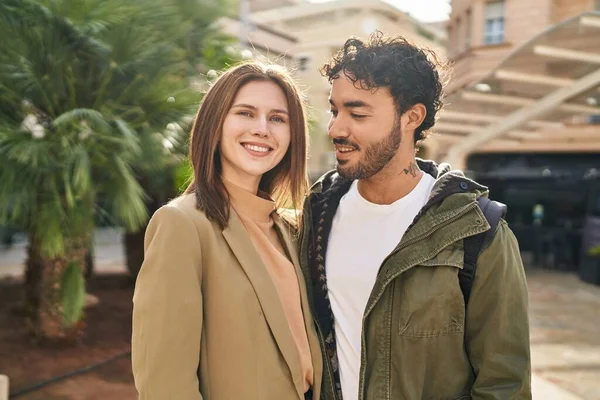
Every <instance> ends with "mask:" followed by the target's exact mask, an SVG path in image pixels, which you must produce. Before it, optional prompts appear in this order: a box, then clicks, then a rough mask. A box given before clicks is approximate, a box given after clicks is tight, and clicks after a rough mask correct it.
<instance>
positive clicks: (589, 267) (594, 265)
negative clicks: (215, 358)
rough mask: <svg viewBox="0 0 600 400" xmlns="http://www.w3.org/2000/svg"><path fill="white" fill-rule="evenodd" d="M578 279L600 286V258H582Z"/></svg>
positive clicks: (587, 256)
mask: <svg viewBox="0 0 600 400" xmlns="http://www.w3.org/2000/svg"><path fill="white" fill-rule="evenodd" d="M579 277H580V278H581V280H582V281H584V282H587V283H591V284H594V285H600V257H598V256H589V255H585V256H583V257H582V259H581V265H580V268H579Z"/></svg>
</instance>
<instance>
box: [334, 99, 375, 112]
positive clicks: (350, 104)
mask: <svg viewBox="0 0 600 400" xmlns="http://www.w3.org/2000/svg"><path fill="white" fill-rule="evenodd" d="M329 104H331V105H332V106H335V103H334V102H333V100H331V99H329ZM343 106H344V107H345V108H366V109H369V110H372V109H373V106H371V105H370V104H368V103H365V102H364V101H362V100H351V101H346V102H344V103H343Z"/></svg>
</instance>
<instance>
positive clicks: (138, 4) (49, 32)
mask: <svg viewBox="0 0 600 400" xmlns="http://www.w3.org/2000/svg"><path fill="white" fill-rule="evenodd" d="M180 22H181V20H180V18H179V17H178V13H177V9H176V8H175V7H174V5H173V3H171V2H168V1H162V0H161V1H159V0H130V1H128V2H123V1H121V0H61V1H57V0H39V1H35V0H3V1H2V2H1V3H0V35H2V37H3V40H2V41H1V42H0V223H11V224H15V225H17V226H18V227H20V228H21V229H22V230H24V231H25V232H27V234H28V238H29V248H28V261H27V269H26V271H27V272H26V279H25V281H26V283H25V286H26V292H27V294H28V295H27V306H28V310H29V314H30V321H31V327H32V328H33V332H34V333H35V334H37V335H39V336H41V337H44V338H50V339H56V338H73V337H76V336H77V335H79V334H80V333H81V331H82V327H83V322H82V319H83V318H82V317H83V299H84V294H85V283H84V280H83V274H82V268H83V266H84V265H85V258H86V255H87V252H88V248H89V245H90V241H91V232H92V228H93V220H94V213H95V212H96V211H97V210H96V207H95V204H97V203H98V199H101V200H102V201H101V204H104V205H106V206H107V208H108V209H107V210H106V212H107V213H108V214H109V215H110V216H111V217H113V218H114V219H115V221H117V222H118V223H120V224H122V225H124V226H125V227H126V228H127V229H129V230H135V229H137V228H139V227H141V226H143V225H144V224H145V223H146V221H147V215H148V214H147V209H146V205H145V193H144V190H143V188H142V187H141V186H140V183H139V182H138V176H137V174H136V167H139V166H142V167H143V166H144V163H145V164H152V159H150V160H149V159H148V156H149V155H150V156H152V155H153V154H154V155H155V154H160V155H161V157H162V156H167V154H166V153H168V152H169V151H170V149H169V147H173V146H170V145H168V143H171V144H172V143H177V141H180V140H181V137H182V136H183V130H182V129H180V128H178V126H179V125H178V124H182V123H183V122H182V121H183V120H184V117H185V116H186V115H189V114H190V113H191V112H193V109H194V108H195V105H196V104H197V103H198V101H199V96H198V95H197V94H195V93H193V92H192V91H191V90H190V89H189V85H188V82H187V79H186V78H185V70H186V68H187V67H186V65H187V60H186V56H187V55H186V54H185V52H184V51H182V49H181V47H178V46H177V45H176V44H175V43H176V41H177V40H179V37H178V36H177V32H178V26H179V24H180ZM169 124H171V125H169ZM167 125H169V127H170V128H171V129H166V127H167ZM161 157H157V158H158V159H160V158H161ZM161 162H162V160H161ZM143 168H146V170H147V171H151V170H152V168H151V167H143Z"/></svg>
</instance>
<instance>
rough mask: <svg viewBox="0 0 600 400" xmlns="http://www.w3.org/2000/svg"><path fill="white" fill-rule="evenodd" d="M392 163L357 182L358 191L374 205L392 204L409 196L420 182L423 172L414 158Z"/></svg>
mask: <svg viewBox="0 0 600 400" xmlns="http://www.w3.org/2000/svg"><path fill="white" fill-rule="evenodd" d="M398 161H399V162H396V163H394V162H392V163H390V164H389V165H387V166H386V167H385V168H384V169H382V170H381V171H379V172H378V173H377V174H375V175H374V176H372V177H370V178H368V179H360V180H359V181H358V191H359V193H360V195H361V196H362V197H363V198H364V199H365V200H367V201H369V202H371V203H374V204H392V203H393V202H395V201H396V200H399V199H401V198H403V197H404V196H406V195H407V194H409V193H410V192H411V191H412V190H413V189H414V188H415V187H416V186H417V185H418V184H419V182H420V181H421V177H422V176H423V171H421V170H420V169H419V166H418V165H417V162H416V161H415V159H414V157H412V158H410V159H408V160H404V162H402V160H398Z"/></svg>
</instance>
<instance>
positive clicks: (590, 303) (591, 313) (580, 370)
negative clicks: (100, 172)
mask: <svg viewBox="0 0 600 400" xmlns="http://www.w3.org/2000/svg"><path fill="white" fill-rule="evenodd" d="M120 238H121V233H120V232H119V231H115V230H110V229H109V230H99V231H98V232H97V233H96V235H95V243H96V247H95V251H96V272H97V273H104V272H117V271H122V272H125V268H124V266H123V247H122V244H121V243H120ZM24 258H25V246H24V245H23V244H17V245H16V246H15V247H13V248H12V249H11V250H9V251H6V250H2V249H0V278H2V277H4V276H7V275H10V276H20V275H21V274H22V270H23V268H22V264H21V263H22V261H23V260H24ZM528 282H529V289H530V310H531V312H530V314H531V352H532V367H533V374H534V376H533V391H534V399H536V400H537V399H539V400H554V399H556V400H600V287H596V286H592V285H588V284H585V283H583V282H581V281H580V280H579V279H578V278H577V276H575V275H573V274H564V273H552V272H541V271H535V270H531V271H528Z"/></svg>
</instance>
